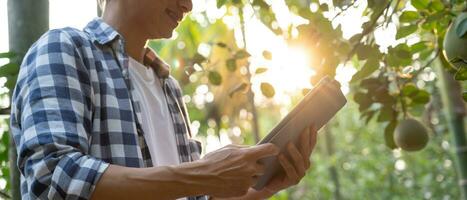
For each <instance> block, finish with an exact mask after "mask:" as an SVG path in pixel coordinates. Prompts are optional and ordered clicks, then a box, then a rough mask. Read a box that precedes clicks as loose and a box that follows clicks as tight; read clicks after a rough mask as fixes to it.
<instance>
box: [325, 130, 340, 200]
mask: <svg viewBox="0 0 467 200" xmlns="http://www.w3.org/2000/svg"><path fill="white" fill-rule="evenodd" d="M331 124H333V123H332V121H331V122H330V123H329V124H328V125H325V126H324V139H325V144H326V154H327V155H328V158H329V159H330V158H332V156H334V153H335V150H334V136H333V135H332V132H331V127H330V126H331ZM329 174H330V175H331V179H332V182H333V183H334V187H335V188H334V199H335V200H340V199H341V192H340V182H339V174H338V173H337V168H336V165H335V164H332V165H331V166H329Z"/></svg>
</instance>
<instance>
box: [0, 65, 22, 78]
mask: <svg viewBox="0 0 467 200" xmlns="http://www.w3.org/2000/svg"><path fill="white" fill-rule="evenodd" d="M18 72H19V65H18V64H16V63H8V64H5V65H3V66H1V67H0V77H5V76H11V75H17V74H18Z"/></svg>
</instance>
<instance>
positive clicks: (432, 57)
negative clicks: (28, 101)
mask: <svg viewBox="0 0 467 200" xmlns="http://www.w3.org/2000/svg"><path fill="white" fill-rule="evenodd" d="M37 2H39V3H40V4H42V5H43V4H47V1H36V3H37ZM8 3H9V5H8V6H9V8H17V9H9V17H10V19H9V27H10V30H9V32H10V35H16V34H12V33H14V32H13V31H14V30H12V29H15V30H16V29H19V30H28V28H31V27H33V26H38V25H37V23H34V20H37V19H33V18H31V17H29V18H27V17H23V18H21V16H18V15H14V14H15V13H14V12H20V11H21V9H18V7H15V6H17V5H20V6H19V7H20V8H21V5H22V6H24V8H23V10H22V11H24V10H25V9H28V8H30V7H31V6H30V4H28V1H26V0H21V1H18V0H9V1H8ZM193 3H194V10H193V12H192V14H191V15H189V16H188V17H187V18H186V19H185V20H184V21H183V22H182V23H181V25H180V26H179V27H178V28H177V30H176V32H175V34H174V37H173V38H171V39H170V40H157V41H150V42H149V43H148V44H149V46H150V47H152V48H154V49H156V50H157V52H158V53H159V54H160V56H161V57H163V58H164V59H165V60H166V61H167V62H168V63H169V64H170V65H172V75H173V76H175V77H176V79H177V80H179V82H180V84H181V85H182V88H183V90H184V94H185V97H184V100H185V102H186V103H187V106H188V109H189V113H190V118H191V121H192V129H193V132H194V133H195V137H196V138H197V139H199V140H201V141H202V142H203V145H204V146H205V148H204V153H206V152H210V151H213V150H215V149H217V148H220V147H222V146H223V145H227V144H230V143H235V144H247V145H254V144H255V143H256V142H257V141H258V140H259V139H260V138H262V137H264V136H265V135H266V134H267V133H268V131H269V130H271V129H272V128H273V127H274V125H275V124H276V123H278V122H279V121H280V119H281V118H282V117H284V116H285V115H286V114H287V112H288V111H289V110H291V109H292V108H293V106H294V105H295V104H296V103H297V102H298V101H299V100H300V99H301V98H302V97H303V95H304V94H306V92H307V91H309V90H310V89H312V88H313V85H314V84H316V83H317V81H318V80H320V79H321V78H322V77H324V76H331V77H334V78H335V79H336V80H338V81H339V82H341V85H342V90H343V91H344V93H346V96H347V98H348V100H349V103H348V104H347V105H346V107H344V108H343V109H342V110H341V111H340V112H339V113H338V115H337V116H336V117H335V118H334V119H333V120H332V121H331V122H330V123H329V124H328V125H327V126H326V127H324V128H323V129H322V130H321V131H320V134H319V142H318V146H317V148H316V150H315V152H314V153H313V155H312V157H311V159H312V163H313V167H312V170H310V171H309V172H308V174H307V176H306V177H305V178H304V180H303V181H302V182H300V184H299V185H297V186H296V187H292V188H290V189H288V190H285V191H282V192H280V193H279V194H277V195H276V196H274V197H273V198H272V199H446V200H447V199H461V198H465V196H463V194H465V192H466V191H467V185H466V181H460V180H465V179H466V178H467V168H466V167H467V155H466V153H465V150H464V151H462V149H465V145H466V141H465V121H466V120H465V114H466V113H465V100H466V99H467V95H466V94H467V93H466V92H465V91H466V86H467V84H466V81H465V80H466V79H467V65H466V63H467V58H466V57H462V52H464V54H463V55H465V52H466V51H467V50H466V49H467V48H466V47H467V43H466V42H465V41H466V39H467V35H466V34H465V32H467V20H465V19H467V17H462V16H463V15H464V16H465V12H466V9H467V3H466V1H465V0H194V1H193ZM13 5H15V6H13ZM93 9H95V8H93ZM10 12H12V13H10ZM20 13H21V12H20ZM29 13H33V14H32V15H34V13H35V14H36V15H45V14H44V13H48V10H47V9H46V8H44V9H43V10H39V11H38V9H36V10H32V11H30V12H29ZM11 16H14V17H11ZM20 18H21V19H20ZM456 19H457V20H458V21H459V23H458V24H460V25H459V26H458V27H454V29H455V30H456V33H458V40H459V41H458V42H457V44H459V45H460V47H458V48H460V49H461V50H460V52H461V53H460V56H457V57H456V56H454V58H451V57H449V55H448V56H447V58H446V54H445V51H444V46H443V41H444V39H445V35H446V32H447V30H449V29H448V27H449V25H450V24H451V23H452V22H454V21H455V20H456ZM19 20H26V22H28V23H29V25H30V26H29V27H28V26H26V27H20V28H22V29H20V28H18V27H14V24H17V23H19ZM28 20H29V21H28ZM28 23H26V24H28ZM41 24H43V23H39V25H40V26H43V27H44V26H46V25H41ZM454 24H455V23H454ZM453 26H454V25H453ZM12 27H13V28H12ZM47 28H48V27H47ZM35 30H38V31H36V32H37V33H38V35H40V34H42V32H43V31H42V29H35ZM457 30H460V31H457ZM36 37H38V36H31V35H24V36H18V37H15V41H13V40H12V39H10V49H11V52H6V53H2V54H0V59H2V60H3V61H4V62H3V63H5V65H3V66H2V67H0V77H4V78H2V80H1V81H2V82H1V83H3V88H2V89H1V91H0V92H1V93H2V102H3V104H2V106H3V109H2V114H4V115H3V118H2V119H3V120H5V121H4V123H2V124H1V128H2V130H3V132H4V133H3V134H2V136H1V139H0V140H1V144H0V168H1V177H0V178H1V181H0V186H1V187H2V190H3V192H2V197H3V198H13V199H15V198H16V199H17V197H16V195H15V191H17V189H16V190H15V186H14V185H15V184H14V180H15V177H14V175H12V176H10V169H13V168H10V167H9V164H10V163H11V162H9V159H10V160H12V159H13V160H14V155H12V151H11V150H12V149H11V148H9V138H8V127H7V124H8V123H7V120H8V113H9V108H8V107H9V103H8V101H9V92H11V91H12V89H13V88H14V83H15V81H16V79H15V77H16V73H17V72H18V66H19V62H20V60H21V56H22V55H24V51H25V48H24V47H22V48H16V49H15V47H16V46H15V44H19V43H20V42H18V41H24V40H22V39H24V38H27V39H29V40H31V39H33V40H34V39H37V38H36ZM10 38H11V37H10ZM26 43H27V42H26ZM29 43H31V42H29ZM21 45H23V44H21ZM29 45H30V44H29ZM23 46H24V45H23ZM450 63H454V64H450ZM463 91H464V92H463ZM407 118H415V119H417V120H418V121H420V122H422V123H423V124H424V125H425V126H426V127H427V129H428V130H429V131H428V134H429V137H430V141H429V142H428V145H427V146H426V147H425V148H424V149H423V150H421V151H418V152H406V151H403V150H401V149H400V148H398V147H397V146H396V144H395V142H394V139H393V138H394V136H393V134H394V129H395V128H396V127H397V125H398V123H399V122H400V121H402V120H404V119H407ZM456 149H461V151H455V150H456ZM8 152H10V156H8ZM13 153H14V152H13ZM463 177H464V178H463ZM16 178H17V177H16ZM11 180H13V182H11ZM459 182H460V183H462V184H461V187H459V184H458V183H459ZM11 183H13V184H11Z"/></svg>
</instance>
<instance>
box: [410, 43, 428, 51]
mask: <svg viewBox="0 0 467 200" xmlns="http://www.w3.org/2000/svg"><path fill="white" fill-rule="evenodd" d="M425 43H426V42H425V41H421V42H417V43H415V44H413V45H412V46H411V47H410V51H411V52H412V53H418V52H420V51H422V50H425V49H426V48H427V46H426V44H425Z"/></svg>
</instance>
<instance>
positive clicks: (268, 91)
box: [261, 83, 276, 98]
mask: <svg viewBox="0 0 467 200" xmlns="http://www.w3.org/2000/svg"><path fill="white" fill-rule="evenodd" d="M261 92H262V93H263V95H264V96H265V97H267V98H272V97H274V95H275V94H276V91H275V90H274V87H272V85H271V84H269V83H261Z"/></svg>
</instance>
